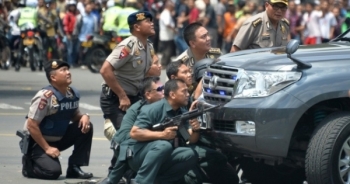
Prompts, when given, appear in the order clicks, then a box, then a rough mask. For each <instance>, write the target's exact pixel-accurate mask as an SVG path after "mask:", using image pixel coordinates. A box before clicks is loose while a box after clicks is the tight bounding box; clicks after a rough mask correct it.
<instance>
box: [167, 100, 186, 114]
mask: <svg viewBox="0 0 350 184" xmlns="http://www.w3.org/2000/svg"><path fill="white" fill-rule="evenodd" d="M162 101H163V103H164V109H165V111H166V112H175V113H178V112H181V113H183V112H184V109H183V108H181V107H180V108H179V109H178V110H174V109H173V108H172V107H171V105H170V104H169V102H168V100H166V99H165V98H163V99H162Z"/></svg>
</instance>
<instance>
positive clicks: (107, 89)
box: [102, 84, 116, 98]
mask: <svg viewBox="0 0 350 184" xmlns="http://www.w3.org/2000/svg"><path fill="white" fill-rule="evenodd" d="M102 93H103V94H104V95H105V96H106V98H115V97H116V95H115V94H114V92H113V91H112V89H111V88H110V87H109V86H108V85H107V84H102Z"/></svg>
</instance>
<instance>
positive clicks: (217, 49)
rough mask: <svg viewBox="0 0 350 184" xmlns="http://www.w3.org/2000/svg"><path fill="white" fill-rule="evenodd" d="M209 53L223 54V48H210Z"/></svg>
mask: <svg viewBox="0 0 350 184" xmlns="http://www.w3.org/2000/svg"><path fill="white" fill-rule="evenodd" d="M208 54H218V55H221V54H222V53H221V50H220V48H210V49H209V51H208Z"/></svg>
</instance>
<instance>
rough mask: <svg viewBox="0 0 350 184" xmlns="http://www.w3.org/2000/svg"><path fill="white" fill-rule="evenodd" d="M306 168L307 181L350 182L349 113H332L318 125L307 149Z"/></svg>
mask: <svg viewBox="0 0 350 184" xmlns="http://www.w3.org/2000/svg"><path fill="white" fill-rule="evenodd" d="M340 163H342V164H341V165H340ZM305 171H306V176H307V181H308V184H330V183H332V184H333V183H335V184H341V183H348V182H350V181H349V176H350V113H347V112H337V113H333V114H331V115H329V116H327V117H326V118H325V119H324V120H323V121H322V122H321V123H320V125H318V127H317V128H316V130H315V131H314V134H313V136H312V138H311V141H310V143H309V146H308V149H307V152H306V160H305ZM340 173H342V175H341V174H340Z"/></svg>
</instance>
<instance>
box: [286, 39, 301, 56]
mask: <svg viewBox="0 0 350 184" xmlns="http://www.w3.org/2000/svg"><path fill="white" fill-rule="evenodd" d="M298 48H299V41H298V40H290V41H289V42H288V44H287V46H286V53H287V54H288V55H291V54H294V52H295V51H297V50H298Z"/></svg>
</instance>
